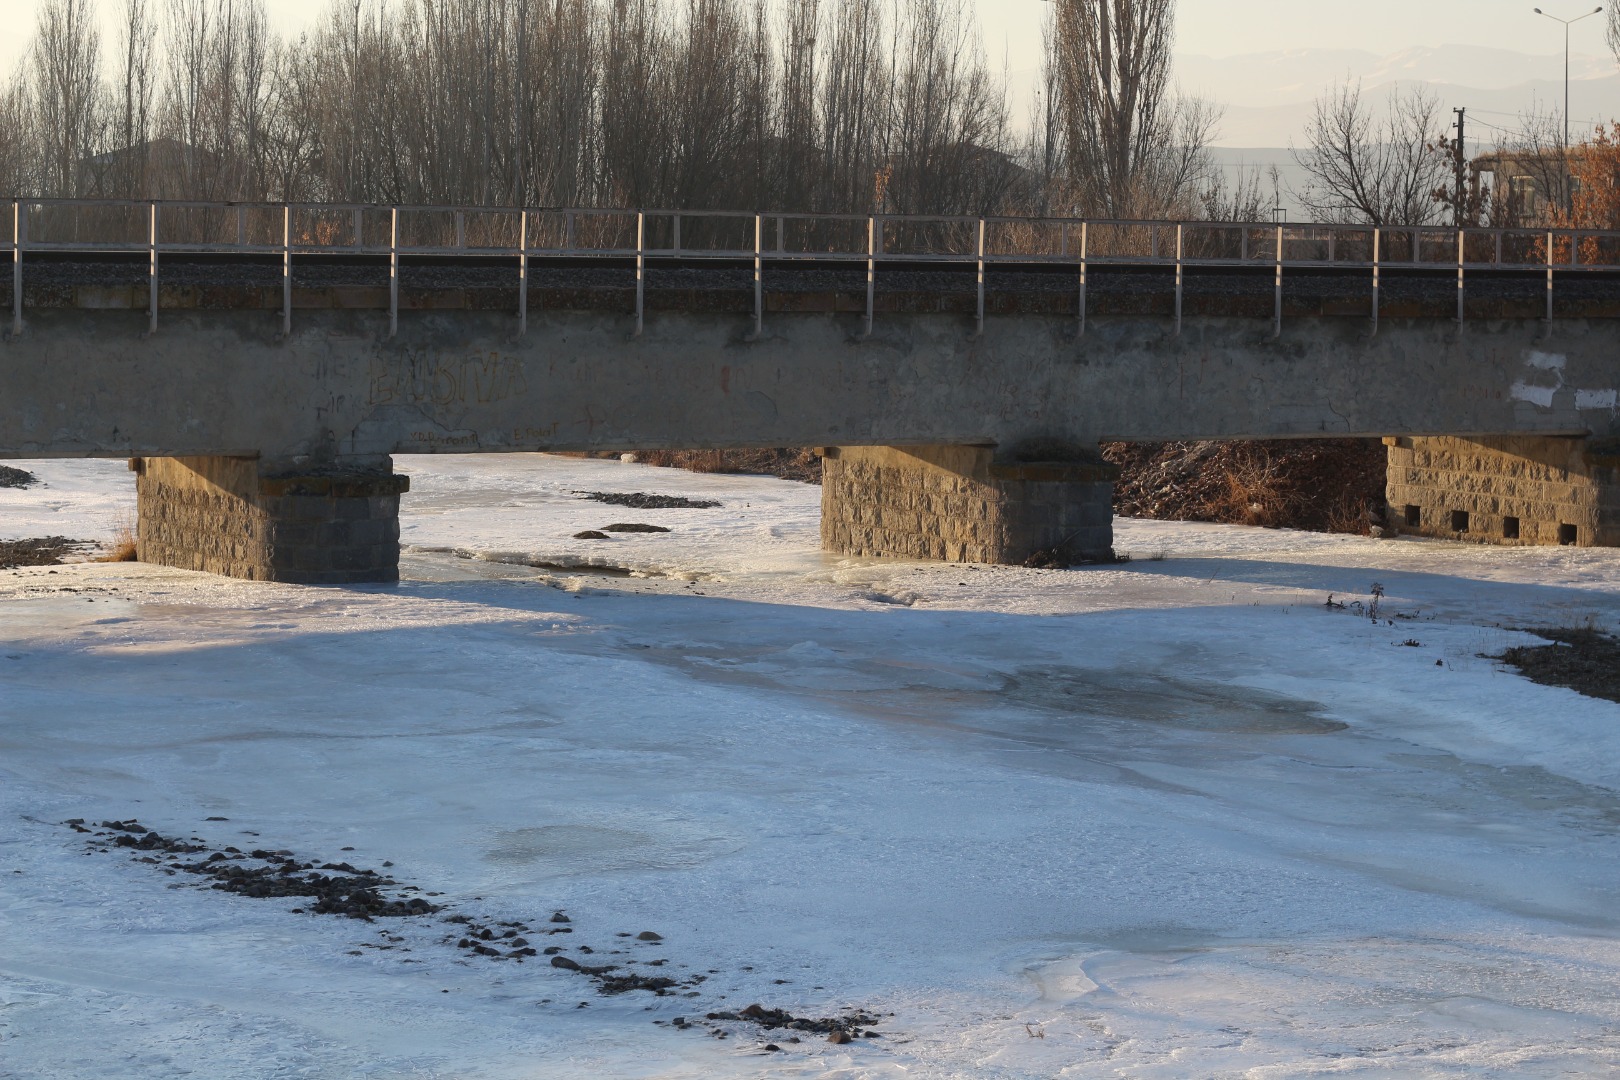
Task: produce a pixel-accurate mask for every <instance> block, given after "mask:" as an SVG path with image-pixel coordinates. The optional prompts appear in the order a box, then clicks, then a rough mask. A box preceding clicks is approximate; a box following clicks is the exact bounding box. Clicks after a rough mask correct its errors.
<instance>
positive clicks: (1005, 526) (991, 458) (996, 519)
mask: <svg viewBox="0 0 1620 1080" xmlns="http://www.w3.org/2000/svg"><path fill="white" fill-rule="evenodd" d="M1118 475H1119V470H1118V468H1117V467H1116V466H1114V465H1111V464H1109V463H1108V462H1106V461H1104V460H1103V459H1102V457H1101V456H1100V455H1098V454H1097V453H1096V451H1095V450H1093V449H1089V448H1086V447H1083V446H1076V445H1073V444H1064V443H1059V442H1055V441H1053V442H1048V441H1045V440H1042V441H1038V442H1030V443H1025V444H1022V445H1021V446H1019V447H1017V448H1015V449H1014V450H1013V451H1011V452H1010V453H1007V454H1005V455H1004V456H1001V455H998V454H997V452H996V449H995V448H994V447H990V446H905V447H888V446H832V447H826V448H824V449H823V450H822V489H821V546H822V547H823V549H825V550H827V551H830V552H834V553H837V554H840V555H882V556H893V557H898V558H909V559H937V560H944V561H946V562H976V563H1011V564H1022V563H1024V562H1025V561H1026V560H1028V559H1029V558H1030V557H1031V556H1035V555H1042V554H1044V555H1047V556H1048V557H1050V558H1052V559H1055V560H1058V561H1067V562H1070V563H1082V562H1105V561H1110V560H1111V559H1112V558H1113V540H1114V525H1113V522H1114V508H1113V494H1114V480H1115V479H1116V478H1117V477H1118Z"/></svg>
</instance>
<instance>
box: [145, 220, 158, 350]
mask: <svg viewBox="0 0 1620 1080" xmlns="http://www.w3.org/2000/svg"><path fill="white" fill-rule="evenodd" d="M149 215H150V216H149V217H148V218H147V225H146V254H147V266H146V332H147V333H148V334H155V333H157V312H158V204H157V200H155V199H154V200H153V201H152V205H151V208H150V211H149Z"/></svg>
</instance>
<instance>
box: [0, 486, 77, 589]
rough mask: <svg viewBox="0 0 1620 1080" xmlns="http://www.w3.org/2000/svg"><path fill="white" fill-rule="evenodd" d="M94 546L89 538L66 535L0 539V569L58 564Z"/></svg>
mask: <svg viewBox="0 0 1620 1080" xmlns="http://www.w3.org/2000/svg"><path fill="white" fill-rule="evenodd" d="M14 471H15V470H14ZM3 486H5V485H0V487H3ZM19 486H20V485H19ZM94 546H95V545H94V544H92V543H91V542H90V541H88V540H70V539H68V538H67V537H65V536H36V537H33V538H31V539H28V540H0V570H15V569H16V568H17V567H19V566H57V565H59V564H60V563H62V562H63V561H64V560H65V559H66V558H67V557H68V556H69V555H77V554H80V553H82V552H83V551H84V550H85V549H87V548H91V547H94Z"/></svg>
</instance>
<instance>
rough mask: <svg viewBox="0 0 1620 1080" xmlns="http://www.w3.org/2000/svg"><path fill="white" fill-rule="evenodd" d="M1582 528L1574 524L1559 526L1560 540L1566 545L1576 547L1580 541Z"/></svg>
mask: <svg viewBox="0 0 1620 1080" xmlns="http://www.w3.org/2000/svg"><path fill="white" fill-rule="evenodd" d="M1580 539H1581V530H1580V529H1579V528H1577V527H1576V526H1574V525H1560V526H1558V542H1559V543H1560V544H1562V545H1564V546H1565V547H1574V546H1575V545H1576V544H1578V543H1580Z"/></svg>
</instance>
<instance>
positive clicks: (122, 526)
mask: <svg viewBox="0 0 1620 1080" xmlns="http://www.w3.org/2000/svg"><path fill="white" fill-rule="evenodd" d="M136 530H137V526H136V523H135V521H134V519H132V518H130V519H125V520H124V521H121V522H119V523H118V526H117V528H115V529H114V530H113V537H112V542H111V543H110V544H108V545H107V550H106V551H104V552H103V553H102V554H100V555H98V556H97V557H96V558H95V559H93V560H92V561H93V562H135V561H136V560H137V559H138V558H139V555H138V554H137V550H138V549H137V547H136V536H137V532H136Z"/></svg>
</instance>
